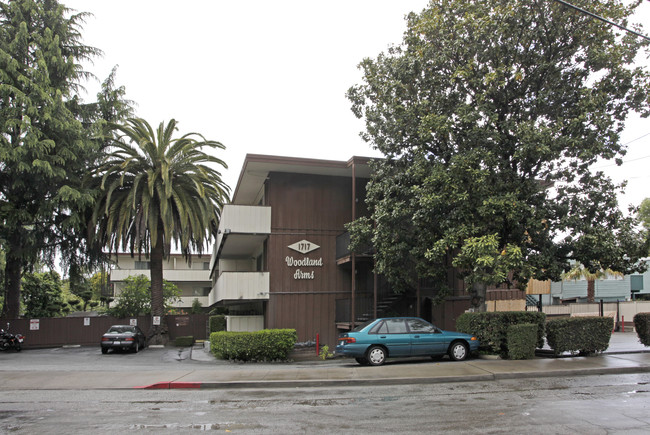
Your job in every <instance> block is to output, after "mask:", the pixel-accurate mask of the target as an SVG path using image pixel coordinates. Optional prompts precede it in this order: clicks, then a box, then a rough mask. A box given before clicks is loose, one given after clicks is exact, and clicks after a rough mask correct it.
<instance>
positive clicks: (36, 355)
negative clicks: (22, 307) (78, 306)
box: [0, 344, 231, 371]
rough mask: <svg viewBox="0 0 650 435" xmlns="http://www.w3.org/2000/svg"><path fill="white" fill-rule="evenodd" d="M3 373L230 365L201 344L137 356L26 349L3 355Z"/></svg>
mask: <svg viewBox="0 0 650 435" xmlns="http://www.w3.org/2000/svg"><path fill="white" fill-rule="evenodd" d="M0 364H1V365H2V370H30V371H31V370H63V371H66V370H97V371H102V370H111V371H121V370H125V371H133V370H135V371H138V370H142V369H144V368H158V369H175V368H187V366H188V365H192V366H195V367H196V368H197V369H200V368H201V367H205V368H214V367H215V365H231V363H229V362H227V361H219V360H216V359H215V358H214V357H213V356H212V355H211V354H210V353H209V352H208V350H207V349H204V348H203V345H202V344H199V345H195V346H194V348H180V347H166V348H162V347H147V348H145V349H143V350H140V352H138V353H131V352H115V351H110V352H108V353H107V354H105V355H103V354H102V353H101V350H100V347H99V344H98V345H97V346H81V347H79V346H77V347H56V348H48V349H27V350H23V351H21V352H14V351H7V352H0Z"/></svg>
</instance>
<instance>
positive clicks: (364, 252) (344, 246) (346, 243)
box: [336, 231, 374, 265]
mask: <svg viewBox="0 0 650 435" xmlns="http://www.w3.org/2000/svg"><path fill="white" fill-rule="evenodd" d="M358 251H359V252H356V256H357V258H359V259H368V258H372V256H373V253H374V249H373V247H372V246H362V247H361V248H360V249H359V250H358ZM351 255H352V251H350V233H349V232H347V231H346V232H345V233H343V234H340V235H339V236H337V237H336V264H338V265H342V264H346V263H348V262H349V261H350V258H351Z"/></svg>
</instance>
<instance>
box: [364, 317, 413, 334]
mask: <svg viewBox="0 0 650 435" xmlns="http://www.w3.org/2000/svg"><path fill="white" fill-rule="evenodd" d="M407 332H408V331H407V330H406V323H404V319H386V320H384V321H383V322H381V323H379V324H377V325H375V327H374V328H372V330H371V331H370V333H371V334H406V333H407Z"/></svg>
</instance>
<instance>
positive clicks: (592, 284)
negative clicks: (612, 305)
mask: <svg viewBox="0 0 650 435" xmlns="http://www.w3.org/2000/svg"><path fill="white" fill-rule="evenodd" d="M587 302H588V303H594V302H596V281H595V280H593V279H588V280H587Z"/></svg>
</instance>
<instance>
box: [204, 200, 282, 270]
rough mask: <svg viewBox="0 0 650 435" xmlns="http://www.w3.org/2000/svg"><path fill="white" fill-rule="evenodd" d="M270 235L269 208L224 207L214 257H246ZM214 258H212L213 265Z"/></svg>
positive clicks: (230, 205)
mask: <svg viewBox="0 0 650 435" xmlns="http://www.w3.org/2000/svg"><path fill="white" fill-rule="evenodd" d="M270 233H271V207H264V206H248V205H232V204H229V205H225V206H224V207H223V210H222V212H221V221H220V222H219V233H218V235H217V243H216V245H215V246H216V257H224V258H237V257H246V256H248V255H250V254H251V253H253V252H255V250H256V249H258V248H259V246H260V245H261V244H262V243H263V242H264V240H266V238H267V237H268V235H269V234H270ZM216 257H215V256H213V257H212V262H213V263H214V261H215V259H216Z"/></svg>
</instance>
